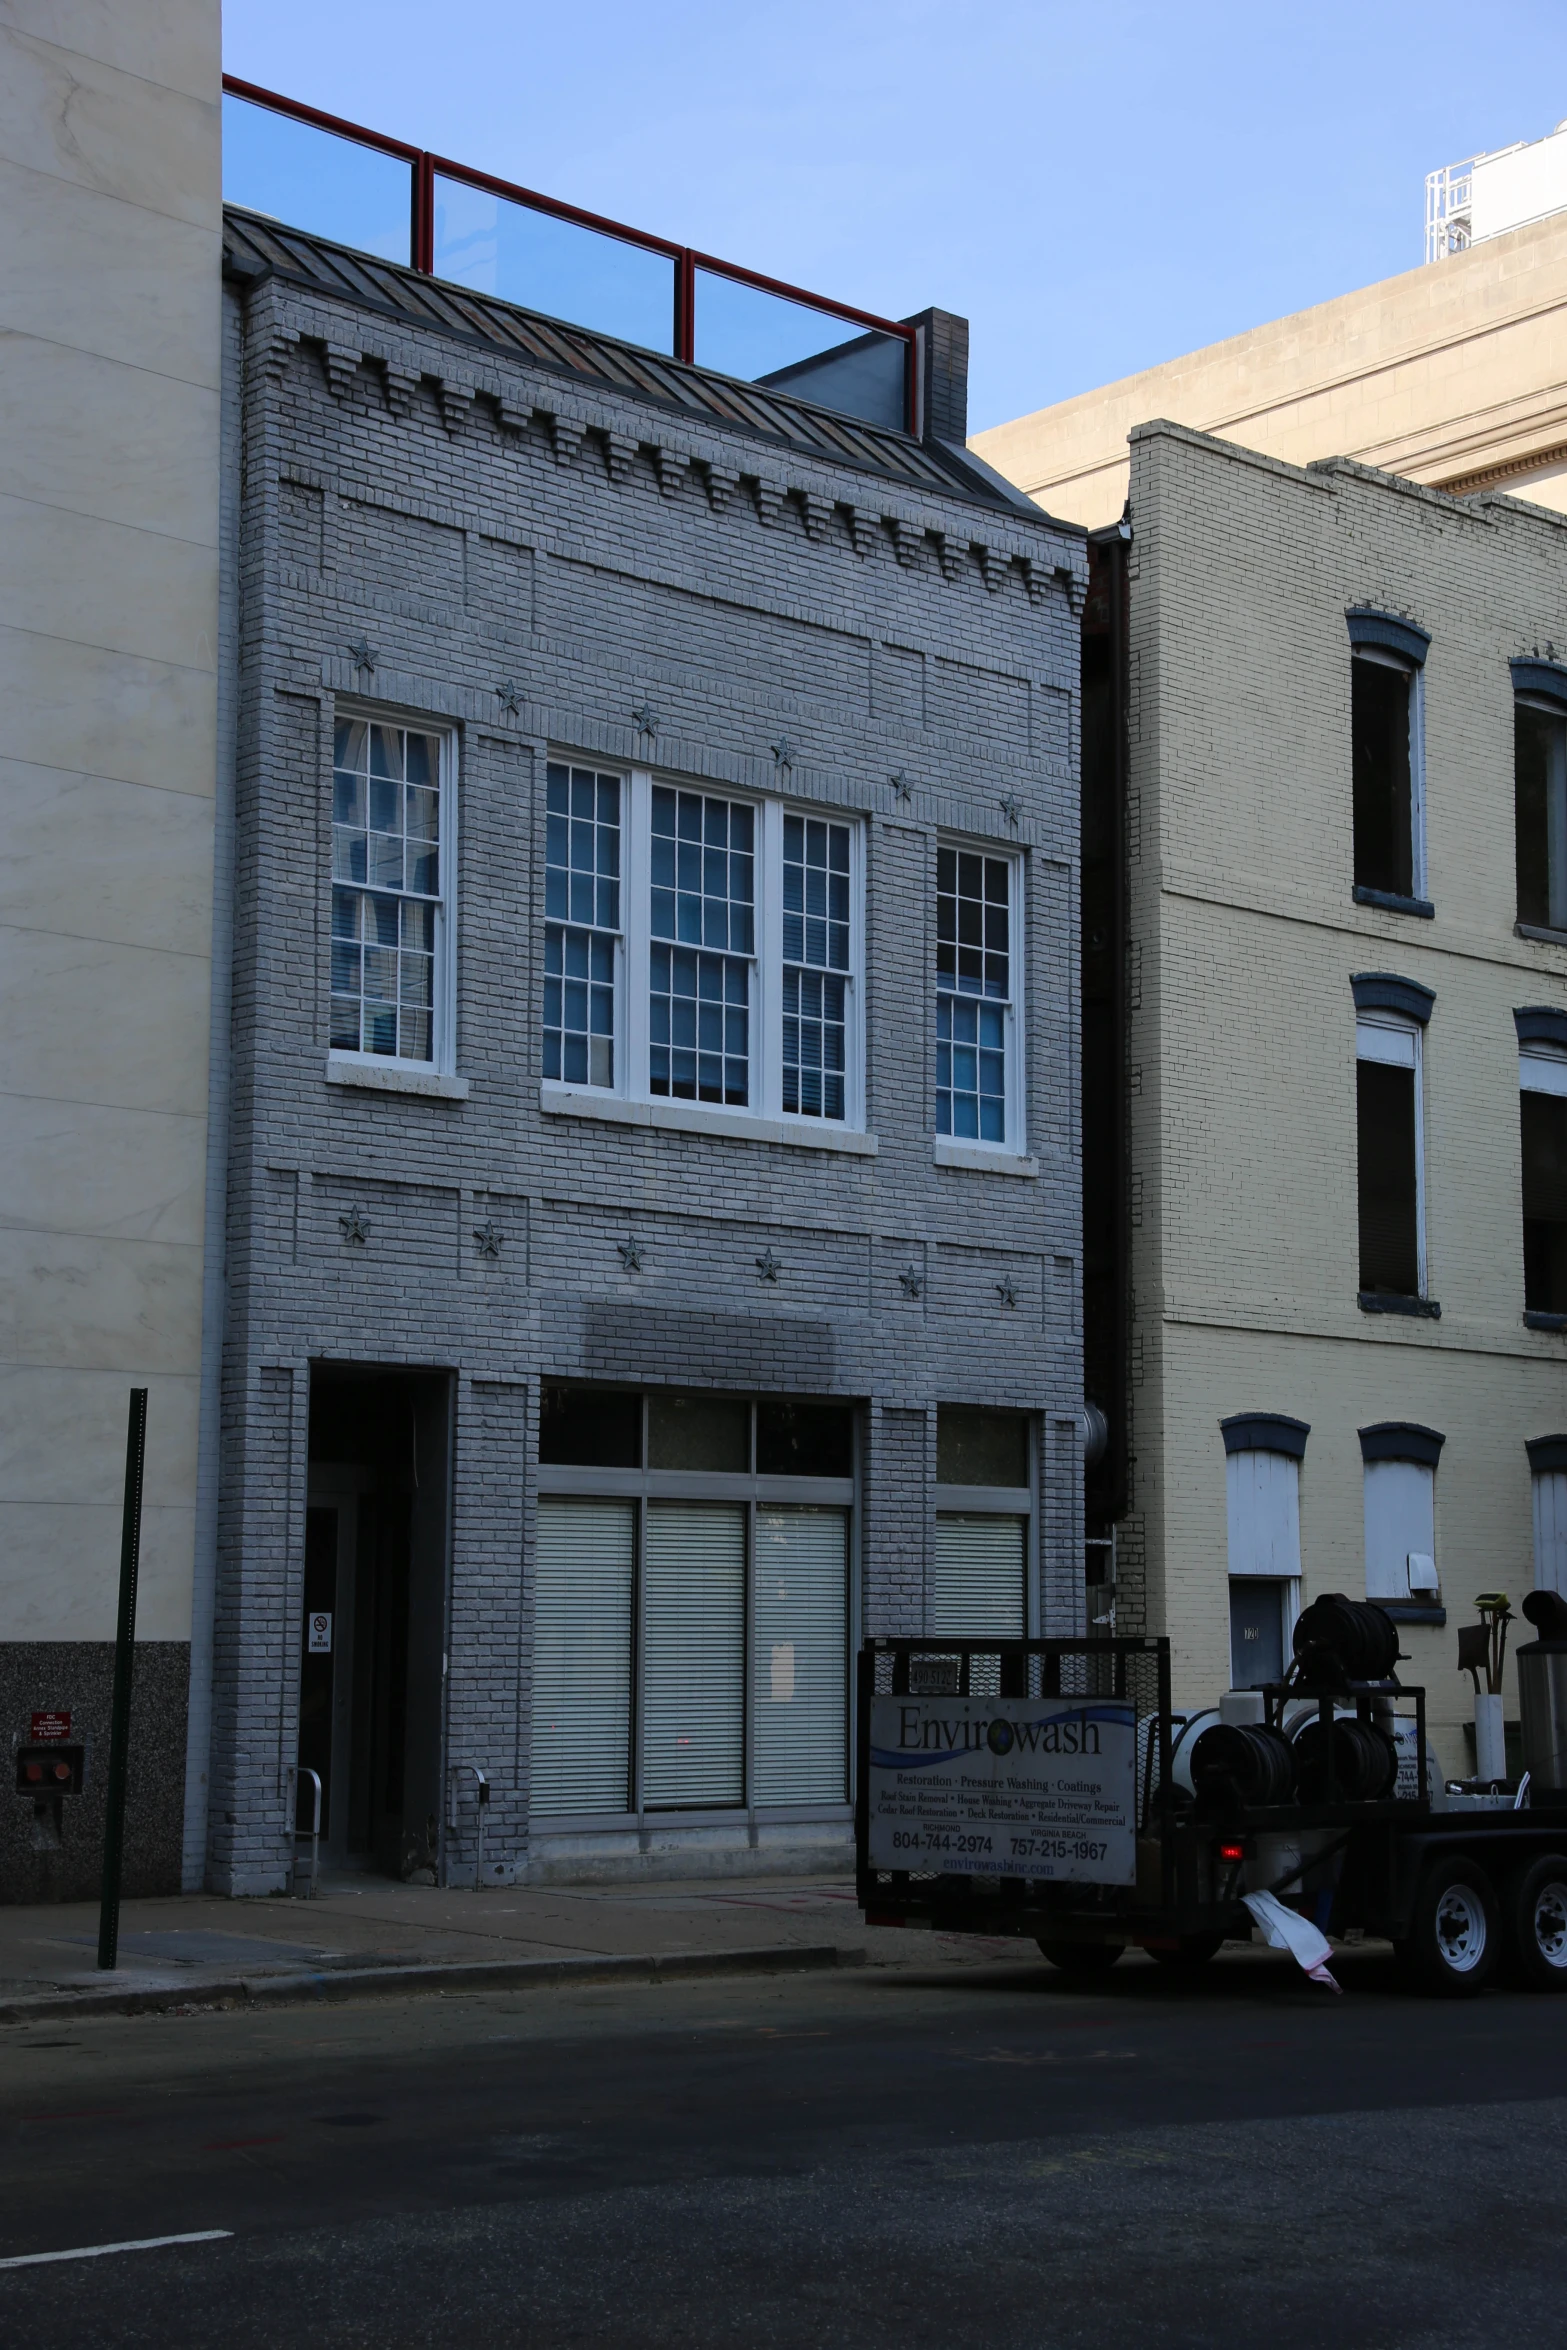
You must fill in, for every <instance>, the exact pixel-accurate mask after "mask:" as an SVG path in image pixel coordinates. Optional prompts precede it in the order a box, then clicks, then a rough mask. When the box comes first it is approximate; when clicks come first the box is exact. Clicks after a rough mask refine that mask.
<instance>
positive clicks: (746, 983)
mask: <svg viewBox="0 0 1567 2350" xmlns="http://www.w3.org/2000/svg"><path fill="white" fill-rule="evenodd" d="M651 871H652V886H651V889H650V892H649V910H650V920H649V929H650V932H651V941H650V951H649V956H648V1089H649V1091H650V1092H651V1093H652V1094H653V1095H654V1097H655V1098H659V1097H662V1098H663V1099H664V1100H667V1101H682V1102H715V1103H719V1104H721V1105H722V1106H723V1107H725V1108H726V1109H739V1110H743V1109H745V1108H746V1107H747V1106H748V1105H749V1103H750V1100H751V993H752V974H751V965H752V961H753V959H754V957H755V953H756V810H755V809H754V808H753V807H752V806H751V805H750V804H749V802H747V801H744V800H724V799H719V798H718V797H717V796H716V795H713V794H709V793H706V792H695V791H676V790H673V789H671V788H670V786H669V785H667V784H660V783H656V784H655V785H654V786H653V794H652V868H651Z"/></svg>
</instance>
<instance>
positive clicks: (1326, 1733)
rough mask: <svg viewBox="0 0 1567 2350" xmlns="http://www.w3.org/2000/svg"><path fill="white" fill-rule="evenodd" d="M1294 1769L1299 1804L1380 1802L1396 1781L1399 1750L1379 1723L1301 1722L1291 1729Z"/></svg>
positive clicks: (1341, 1720) (1390, 1791)
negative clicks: (1298, 1792)
mask: <svg viewBox="0 0 1567 2350" xmlns="http://www.w3.org/2000/svg"><path fill="white" fill-rule="evenodd" d="M1330 1756H1331V1758H1332V1771H1331V1775H1330V1773H1329V1768H1328V1764H1329V1757H1330ZM1295 1768H1296V1772H1297V1774H1298V1777H1299V1782H1300V1800H1301V1802H1302V1803H1328V1802H1331V1801H1333V1800H1335V1799H1336V1800H1337V1801H1338V1802H1340V1803H1381V1802H1382V1800H1383V1799H1384V1797H1386V1796H1389V1795H1391V1794H1392V1792H1393V1789H1394V1786H1395V1785H1396V1783H1397V1780H1398V1748H1397V1747H1396V1746H1395V1745H1394V1743H1393V1739H1392V1736H1391V1733H1390V1732H1388V1731H1387V1730H1384V1729H1383V1727H1382V1725H1381V1723H1380V1722H1355V1721H1350V1720H1348V1719H1347V1718H1345V1717H1342V1716H1341V1717H1340V1718H1339V1719H1338V1720H1336V1721H1332V1722H1321V1721H1316V1722H1304V1723H1302V1725H1301V1727H1300V1728H1299V1729H1298V1730H1297V1731H1296V1733H1295Z"/></svg>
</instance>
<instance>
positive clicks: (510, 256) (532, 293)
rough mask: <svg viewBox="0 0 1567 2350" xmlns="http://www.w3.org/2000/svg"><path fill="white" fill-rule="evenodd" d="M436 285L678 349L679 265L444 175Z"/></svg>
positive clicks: (439, 176)
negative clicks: (444, 282) (442, 282)
mask: <svg viewBox="0 0 1567 2350" xmlns="http://www.w3.org/2000/svg"><path fill="white" fill-rule="evenodd" d="M434 269H435V274H436V276H437V277H444V278H450V279H451V280H452V281H453V283H454V284H456V285H460V286H468V287H471V288H472V290H473V292H474V293H476V294H494V295H495V296H496V297H497V299H498V300H500V301H503V302H517V303H520V304H521V306H522V307H523V309H525V310H539V311H542V312H543V313H544V315H545V316H546V317H547V318H558V319H560V320H562V321H563V322H564V323H565V324H566V325H568V326H582V327H586V328H588V330H589V331H590V332H591V333H595V334H606V335H614V336H616V337H617V338H618V339H619V340H620V341H621V342H626V343H640V344H641V345H642V347H643V348H644V349H645V350H649V351H663V352H672V351H673V350H674V347H675V340H674V328H675V263H674V259H673V257H672V256H671V255H669V254H667V253H658V252H652V251H650V250H649V249H648V248H647V247H646V246H644V245H633V244H631V243H630V242H629V240H628V239H626V238H624V237H612V236H607V235H605V233H604V232H603V231H602V230H601V229H593V228H585V227H584V226H583V225H582V224H581V222H579V221H575V220H562V219H561V218H560V217H559V215H558V214H556V213H553V212H541V211H537V210H535V208H534V207H533V206H532V205H529V204H517V203H514V202H513V201H512V200H511V198H510V197H507V196H497V195H495V194H493V193H492V192H491V191H490V190H489V189H488V188H476V187H473V186H471V185H470V184H469V182H467V181H466V180H458V179H451V178H448V177H447V175H446V174H445V173H444V172H437V173H436V175H435V252H434Z"/></svg>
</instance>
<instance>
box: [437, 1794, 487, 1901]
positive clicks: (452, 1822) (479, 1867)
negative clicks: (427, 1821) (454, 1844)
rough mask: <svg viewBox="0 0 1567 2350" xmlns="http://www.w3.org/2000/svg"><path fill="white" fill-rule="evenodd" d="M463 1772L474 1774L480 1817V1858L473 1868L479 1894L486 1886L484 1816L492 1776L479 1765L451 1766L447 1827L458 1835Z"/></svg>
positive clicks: (475, 1803)
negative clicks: (458, 1784) (459, 1799)
mask: <svg viewBox="0 0 1567 2350" xmlns="http://www.w3.org/2000/svg"><path fill="white" fill-rule="evenodd" d="M463 1771H472V1773H473V1780H474V1788H473V1794H474V1807H475V1809H476V1811H477V1812H478V1815H479V1817H478V1839H479V1850H478V1857H477V1859H476V1860H475V1862H474V1868H473V1889H474V1891H475V1893H478V1892H480V1891H481V1890H482V1888H483V1885H484V1815H485V1813H486V1812H487V1811H488V1810H489V1807H490V1775H489V1773H488V1771H481V1770H480V1768H479V1766H478V1764H477V1763H473V1762H455V1763H453V1764H452V1765H451V1767H450V1769H449V1770H448V1772H447V1774H446V1778H447V1786H448V1789H449V1794H448V1799H447V1806H446V1825H447V1827H448V1828H450V1829H451V1830H452V1832H453V1834H455V1833H456V1829H457V1781H458V1777H459V1775H460V1774H461V1773H462V1772H463Z"/></svg>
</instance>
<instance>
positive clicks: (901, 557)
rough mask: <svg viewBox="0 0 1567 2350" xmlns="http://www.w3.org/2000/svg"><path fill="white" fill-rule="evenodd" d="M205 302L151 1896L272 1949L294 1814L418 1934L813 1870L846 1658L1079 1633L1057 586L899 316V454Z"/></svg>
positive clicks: (324, 270) (1076, 1212)
mask: <svg viewBox="0 0 1567 2350" xmlns="http://www.w3.org/2000/svg"><path fill="white" fill-rule="evenodd" d="M227 265H228V266H227V277H226V290H225V370H226V373H225V384H226V393H225V398H226V408H225V419H226V423H225V433H226V439H225V483H226V514H227V529H226V553H225V612H226V615H227V619H226V641H225V645H224V662H225V665H226V666H225V671H224V677H225V692H226V695H227V703H228V710H229V719H230V723H231V725H232V730H233V742H234V757H233V805H232V835H233V858H234V870H233V890H232V903H233V909H234V939H233V961H232V968H233V1001H232V1008H231V1036H232V1055H231V1061H230V1066H229V1069H228V1072H227V1083H228V1085H229V1088H230V1094H229V1101H228V1133H229V1145H228V1154H229V1155H228V1201H229V1206H228V1230H227V1308H226V1313H227V1320H226V1340H225V1353H224V1405H223V1443H222V1471H221V1476H222V1497H221V1518H220V1537H219V1548H218V1563H217V1575H216V1587H215V1593H214V1599H213V1612H212V1622H211V1634H210V1640H211V1659H210V1665H211V1718H210V1781H209V1790H208V1805H207V1818H206V1821H205V1823H203V1822H202V1820H201V1819H200V1818H199V1816H195V1807H193V1816H191V1817H189V1818H188V1819H187V1851H188V1852H189V1851H190V1850H191V1849H192V1845H193V1843H194V1848H195V1849H196V1850H197V1851H198V1852H199V1851H200V1849H201V1838H202V1836H203V1834H204V1835H205V1849H206V1865H207V1870H208V1875H209V1881H210V1882H212V1883H213V1884H214V1885H216V1886H218V1887H220V1888H223V1889H227V1890H232V1891H234V1892H260V1891H265V1890H268V1889H271V1888H273V1887H277V1886H279V1885H281V1884H282V1883H283V1882H284V1881H285V1878H286V1876H287V1873H288V1871H289V1869H290V1867H291V1865H292V1860H293V1852H294V1843H293V1831H294V1824H295V1800H296V1799H295V1794H294V1789H293V1781H292V1778H291V1773H292V1771H293V1768H294V1766H295V1765H296V1763H301V1764H305V1765H307V1766H308V1767H313V1768H317V1769H319V1771H320V1773H321V1775H322V1777H323V1779H324V1781H325V1783H326V1798H327V1813H328V1817H327V1823H326V1836H327V1845H328V1849H329V1851H330V1852H331V1853H333V1854H334V1856H336V1857H337V1858H339V1859H340V1860H342V1861H344V1862H347V1863H354V1862H356V1861H357V1862H358V1863H359V1864H360V1865H374V1866H380V1867H383V1868H389V1869H391V1870H393V1871H394V1872H399V1873H404V1874H414V1873H418V1872H420V1871H422V1870H425V1869H429V1870H432V1871H434V1872H435V1873H436V1874H437V1875H438V1876H439V1877H440V1878H441V1879H442V1881H447V1882H462V1881H465V1880H466V1881H471V1880H472V1877H473V1874H474V1870H475V1867H476V1865H477V1862H478V1853H479V1842H478V1831H479V1828H480V1824H481V1817H482V1827H483V1853H484V1867H485V1873H486V1876H487V1877H491V1878H496V1879H499V1880H501V1881H504V1880H505V1878H506V1877H507V1876H509V1875H511V1874H512V1873H514V1872H515V1873H521V1872H522V1871H523V1870H527V1871H529V1872H531V1873H532V1874H534V1875H545V1874H549V1873H551V1872H555V1873H587V1872H591V1871H593V1870H595V1869H600V1868H606V1867H633V1868H636V1867H641V1868H653V1869H656V1868H658V1867H661V1866H662V1867H670V1868H673V1867H679V1868H681V1869H689V1868H692V1867H697V1866H743V1865H745V1863H746V1858H747V1856H748V1855H750V1854H756V1855H758V1856H759V1857H761V1858H762V1859H764V1860H765V1861H767V1862H768V1864H769V1865H774V1866H776V1865H787V1864H788V1863H790V1862H791V1861H793V1862H803V1861H806V1860H809V1859H819V1858H821V1857H822V1856H823V1855H824V1854H825V1853H827V1852H839V1851H841V1850H842V1849H843V1847H844V1844H845V1840H846V1838H847V1834H848V1819H849V1813H848V1802H847V1799H848V1795H849V1786H848V1761H847V1738H846V1725H847V1680H846V1676H847V1660H848V1655H849V1653H850V1649H851V1646H852V1643H853V1641H854V1640H856V1639H857V1638H858V1637H859V1636H860V1635H861V1634H862V1633H864V1632H908V1631H913V1630H919V1629H925V1628H937V1629H939V1628H953V1627H954V1626H955V1625H956V1624H957V1623H958V1622H963V1623H965V1624H972V1626H973V1628H975V1629H985V1628H991V1627H992V1625H994V1627H995V1628H1003V1627H1005V1628H1013V1629H1016V1630H1022V1629H1024V1628H1025V1626H1026V1627H1027V1628H1028V1629H1030V1630H1040V1629H1048V1630H1059V1631H1069V1630H1074V1629H1078V1628H1080V1625H1081V1611H1082V1565H1081V1562H1082V1548H1081V1540H1082V1519H1081V1508H1082V1505H1081V1459H1080V1446H1079V1435H1078V1412H1079V1406H1080V1400H1081V1393H1082V1388H1081V1303H1080V1300H1081V1284H1080V1239H1079V1227H1080V1192H1079V1181H1080V1177H1079V1138H1078V1112H1077V1100H1078V1071H1077V1024H1076V1011H1075V1003H1076V973H1077V955H1078V948H1077V903H1078V894H1077V780H1076V779H1077V762H1078V721H1077V678H1078V615H1079V613H1080V610H1081V603H1082V595H1083V591H1084V586H1085V580H1086V565H1085V557H1084V546H1083V541H1082V538H1081V536H1080V534H1078V533H1076V532H1074V531H1072V530H1070V529H1067V528H1063V527H1059V526H1057V525H1054V524H1052V523H1051V522H1050V521H1048V520H1047V519H1046V518H1044V517H1043V516H1041V515H1039V514H1038V512H1037V511H1036V510H1034V509H1031V508H1028V507H1026V506H1024V505H1023V504H1022V503H1021V502H1020V501H1019V500H1018V499H1017V498H1016V497H1015V496H1014V495H1013V494H1012V493H1010V492H1008V491H1006V490H1005V489H1004V487H1003V486H1001V485H999V484H997V483H995V482H994V481H993V479H989V478H987V477H986V476H985V475H984V473H983V472H982V470H981V469H979V468H977V467H976V466H975V465H974V464H973V463H972V462H971V461H968V460H966V459H965V458H964V457H963V455H962V449H961V444H962V437H963V421H962V409H963V366H964V352H965V336H964V333H963V330H962V329H961V322H959V321H953V320H951V319H948V318H946V317H945V316H944V315H943V314H940V313H929V314H927V315H926V317H925V319H924V320H923V321H922V322H921V344H920V350H921V365H922V368H923V371H924V382H923V386H922V390H923V412H924V416H925V418H926V420H927V429H926V433H925V436H924V437H919V436H916V435H913V434H904V433H898V432H895V431H892V430H888V429H879V428H877V429H873V428H869V427H866V428H863V429H862V428H859V427H855V426H852V425H850V424H848V423H846V422H845V420H844V419H842V418H836V419H828V418H827V417H825V416H824V414H823V413H822V412H821V411H820V410H817V409H813V408H812V407H810V406H809V405H808V404H807V403H805V402H803V401H799V400H794V399H791V398H788V397H786V396H784V395H782V394H779V393H776V392H775V393H772V394H767V395H765V396H764V395H762V394H760V393H758V394H747V395H746V396H745V397H744V398H742V397H740V396H739V394H738V392H737V391H736V390H735V388H734V387H732V386H726V385H725V384H724V383H722V382H721V381H719V380H718V379H713V378H711V377H706V378H704V377H703V376H702V375H701V373H700V371H698V370H696V369H694V368H689V367H682V366H680V365H679V364H677V363H675V362H673V361H659V362H658V363H657V365H656V367H655V366H654V365H652V364H651V363H650V362H648V361H647V359H646V355H645V354H637V353H635V352H631V351H629V350H627V349H626V348H625V347H622V346H616V345H613V344H607V343H604V342H602V341H600V340H598V339H595V338H591V337H587V336H582V335H569V334H565V333H562V332H560V331H559V330H546V329H545V328H544V327H543V326H542V325H541V323H540V322H538V321H532V320H530V319H529V318H528V317H527V316H526V315H525V314H523V313H519V312H516V311H514V310H510V309H508V307H507V306H506V305H504V304H501V303H498V302H491V301H486V300H483V299H479V298H475V297H470V296H463V297H461V298H460V299H458V298H457V297H456V296H454V295H451V294H450V293H449V291H445V290H441V289H437V288H434V287H432V285H431V282H430V281H429V279H428V278H426V279H423V280H421V279H418V278H416V277H415V276H414V275H413V274H412V273H411V272H407V271H402V270H399V269H396V268H393V267H391V266H390V265H376V267H375V268H374V269H373V270H372V269H371V268H370V267H369V266H368V265H366V264H364V263H363V262H361V261H356V260H354V259H353V258H352V257H349V256H346V255H344V254H342V253H341V252H339V251H337V250H336V249H334V248H332V247H329V246H324V245H322V244H320V243H318V242H315V241H313V240H311V239H308V238H305V237H303V236H299V235H295V234H293V233H292V232H282V231H279V230H277V229H276V227H275V226H274V225H273V224H268V223H263V222H261V221H259V220H257V219H255V218H252V217H249V216H246V215H243V214H234V213H231V214H230V215H229V219H228V229H227ZM985 1415H989V1416H988V1417H987V1416H985ZM987 1611H988V1612H987ZM981 1617H983V1619H984V1620H983V1621H981V1620H980V1619H981ZM203 1640H204V1635H203V1634H202V1632H201V1630H200V1610H199V1609H198V1637H197V1641H196V1651H195V1656H194V1673H195V1677H196V1680H197V1682H198V1683H201V1682H202V1681H203V1678H204V1676H205V1673H206V1670H207V1666H206V1660H205V1659H204V1657H203V1654H202V1648H203ZM205 1714H206V1706H205V1702H204V1693H202V1694H201V1695H200V1696H199V1697H198V1702H196V1703H195V1704H194V1706H193V1716H194V1718H195V1721H196V1725H197V1728H196V1735H197V1736H198V1737H200V1736H203V1735H205ZM481 1772H482V1773H483V1774H484V1777H485V1780H486V1782H487V1787H486V1792H487V1795H488V1802H487V1805H486V1806H485V1807H484V1809H483V1812H482V1815H481V1810H480V1806H479V1804H478V1801H477V1795H478V1790H479V1780H478V1774H479V1773H481ZM197 1776H198V1777H199V1773H198V1774H197ZM308 1811H309V1807H308V1803H306V1804H305V1805H304V1807H303V1810H302V1811H301V1812H300V1813H299V1815H298V1816H299V1817H301V1818H308Z"/></svg>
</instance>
